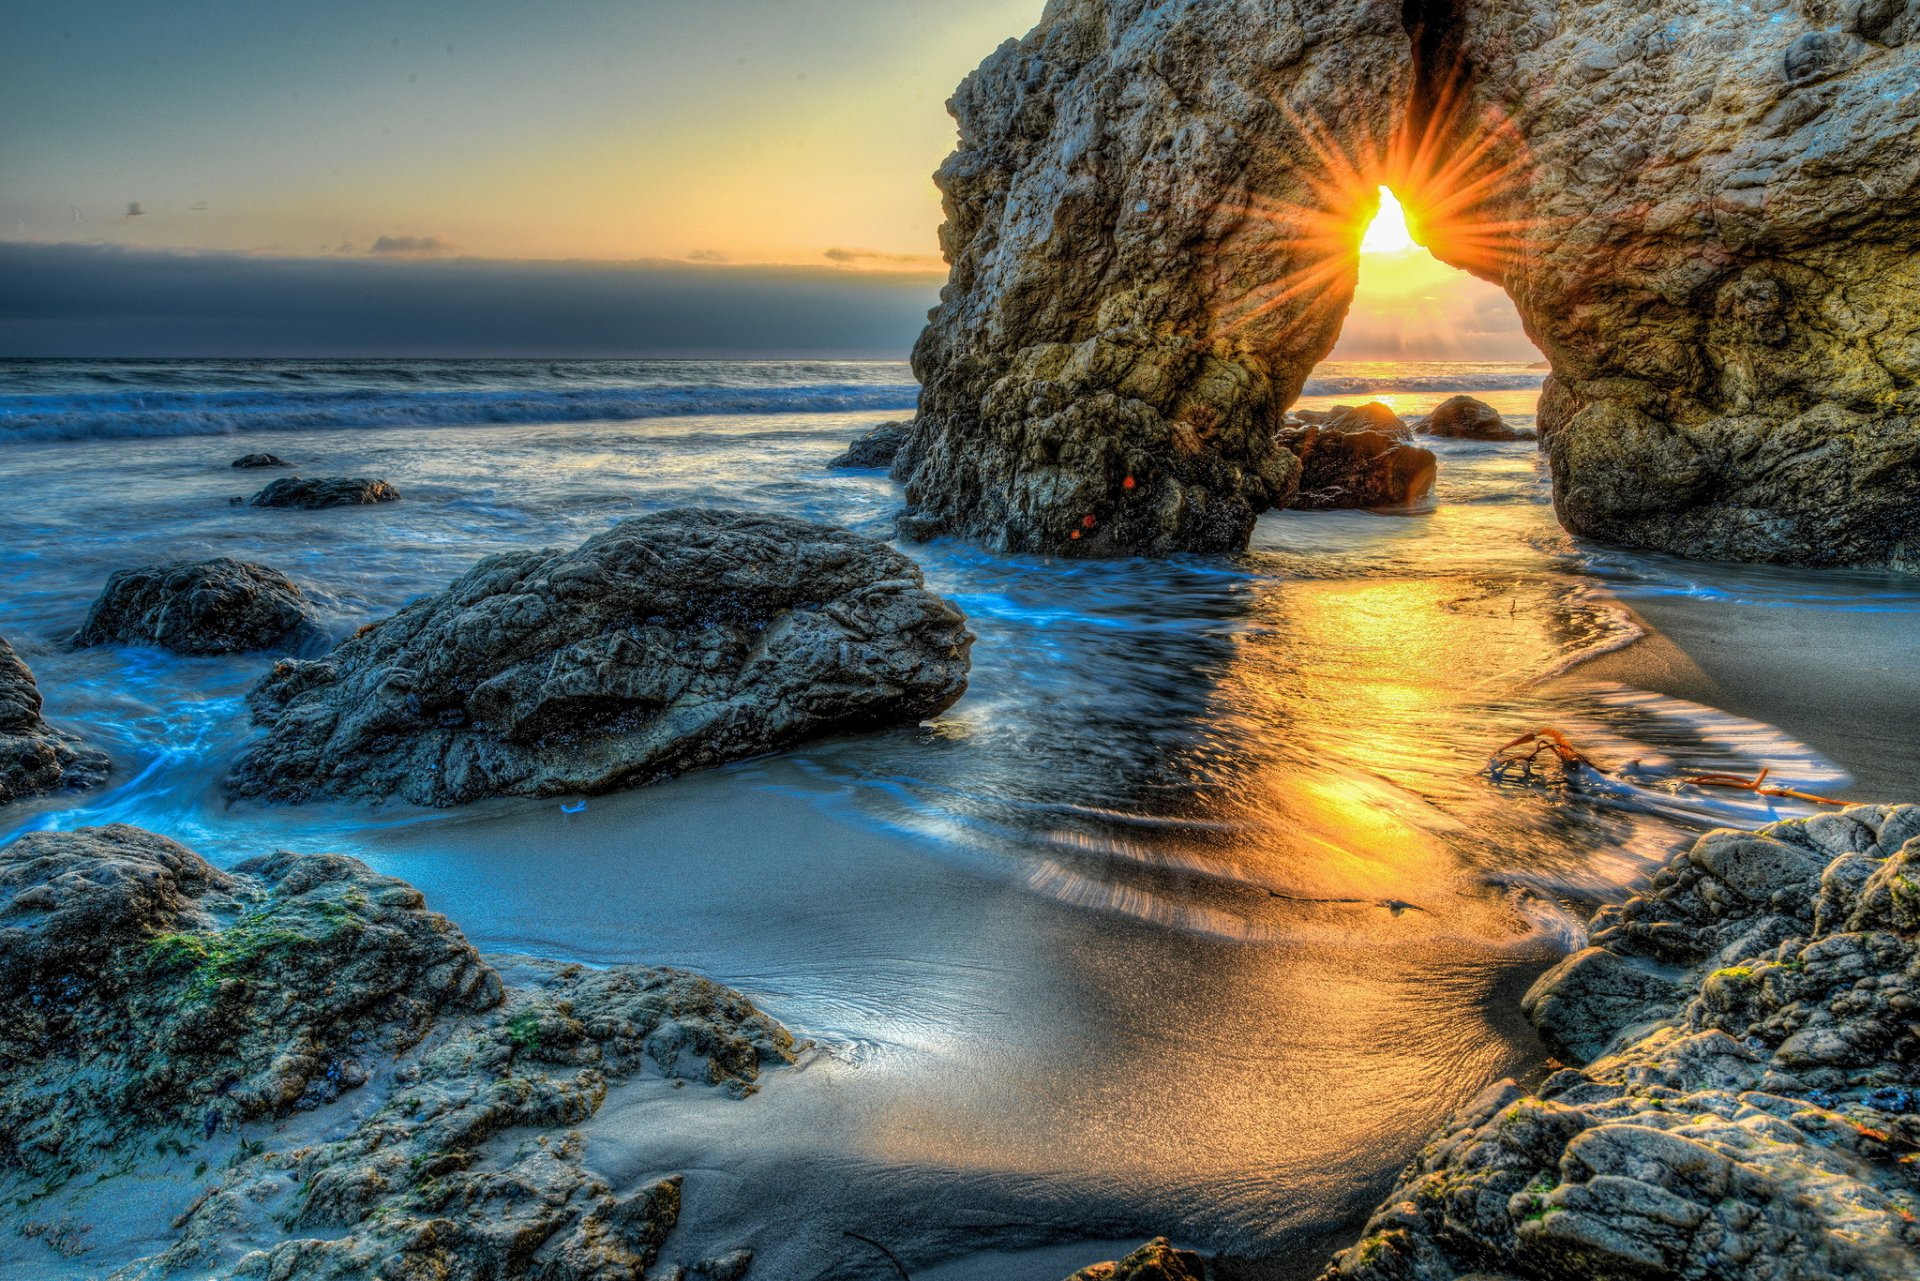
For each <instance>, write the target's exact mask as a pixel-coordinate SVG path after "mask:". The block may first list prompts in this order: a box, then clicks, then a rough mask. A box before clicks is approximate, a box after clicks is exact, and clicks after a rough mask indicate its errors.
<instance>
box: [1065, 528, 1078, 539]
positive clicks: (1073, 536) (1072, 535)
mask: <svg viewBox="0 0 1920 1281" xmlns="http://www.w3.org/2000/svg"><path fill="white" fill-rule="evenodd" d="M1067 537H1069V538H1078V537H1080V531H1079V530H1077V529H1076V530H1074V531H1073V532H1072V533H1071V534H1068V535H1067Z"/></svg>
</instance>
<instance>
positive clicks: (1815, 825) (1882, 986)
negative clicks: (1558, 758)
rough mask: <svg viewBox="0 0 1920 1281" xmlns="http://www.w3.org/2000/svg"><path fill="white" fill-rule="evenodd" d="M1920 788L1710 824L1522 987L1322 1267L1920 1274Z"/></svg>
mask: <svg viewBox="0 0 1920 1281" xmlns="http://www.w3.org/2000/svg"><path fill="white" fill-rule="evenodd" d="M1916 867H1920V806H1911V805H1860V806H1852V807H1849V808H1847V809H1845V810H1843V811H1841V812H1838V813H1824V814H1820V815H1818V816H1817V817H1814V818H1811V819H1799V820H1789V821H1785V822H1780V823H1775V824H1771V825H1769V826H1768V827H1765V828H1763V829H1761V830H1760V831H1759V832H1753V833H1746V832H1732V831H1721V832H1710V833H1708V834H1706V835H1705V836H1702V837H1700V838H1699V839H1698V840H1697V841H1696V842H1695V843H1694V845H1693V847H1692V848H1691V849H1690V850H1688V851H1685V852H1683V853H1681V854H1679V855H1678V856H1676V857H1675V858H1674V859H1673V860H1672V861H1671V862H1669V863H1668V865H1667V866H1666V867H1665V868H1663V869H1661V870H1660V871H1659V872H1658V873H1657V874H1655V876H1654V877H1653V879H1652V882H1651V883H1650V884H1649V885H1648V886H1647V887H1646V888H1645V889H1644V890H1643V891H1641V892H1640V893H1637V894H1635V895H1633V896H1632V897H1631V898H1629V899H1628V900H1627V901H1626V902H1625V903H1622V904H1619V905H1615V906H1610V907H1606V908H1603V909H1602V910H1601V911H1600V912H1599V913H1598V914H1596V915H1595V917H1594V918H1593V921H1592V923H1591V927H1590V928H1591V937H1592V946H1590V947H1588V948H1586V949H1584V950H1583V951H1581V952H1579V953H1577V954H1576V955H1575V956H1573V957H1571V958H1569V959H1568V960H1567V961H1565V962H1563V963H1561V964H1560V965H1559V966H1556V967H1555V968H1554V969H1552V970H1550V971H1548V973H1547V974H1546V975H1545V976H1543V977H1542V978H1541V980H1540V981H1539V983H1537V984H1536V985H1535V987H1534V989H1533V991H1532V992H1530V993H1529V994H1528V996H1527V998H1526V1003H1527V1010H1528V1014H1529V1015H1530V1017H1532V1019H1533V1020H1534V1022H1535V1025H1536V1026H1537V1027H1539V1029H1540V1031H1541V1033H1542V1035H1543V1037H1544V1038H1545V1039H1546V1041H1547V1044H1548V1047H1549V1048H1550V1049H1552V1050H1553V1051H1554V1052H1555V1053H1557V1054H1561V1055H1562V1056H1563V1057H1565V1058H1570V1059H1572V1060H1574V1061H1577V1062H1578V1063H1579V1066H1578V1067H1568V1068H1565V1069H1563V1070H1561V1071H1557V1072H1555V1073H1554V1074H1553V1075H1551V1076H1550V1077H1548V1078H1547V1079H1546V1080H1545V1081H1544V1082H1543V1083H1541V1085H1540V1086H1539V1088H1538V1090H1537V1092H1536V1093H1534V1094H1532V1095H1527V1094H1525V1093H1523V1092H1522V1091H1521V1090H1520V1088H1519V1087H1518V1086H1516V1085H1515V1084H1514V1083H1513V1082H1511V1081H1506V1082H1500V1083H1497V1084H1495V1085H1492V1086H1489V1087H1488V1088H1487V1090H1486V1091H1485V1092H1484V1093H1482V1094H1481V1096H1480V1097H1479V1098H1477V1099H1475V1100H1474V1101H1473V1102H1472V1103H1470V1104H1468V1105H1467V1107H1466V1108H1465V1109H1464V1110H1463V1111H1462V1112H1461V1113H1460V1114H1459V1115H1457V1116H1456V1117H1455V1118H1454V1119H1453V1120H1452V1121H1450V1122H1449V1123H1448V1124H1447V1126H1446V1127H1445V1128H1444V1129H1443V1130H1442V1131H1441V1132H1440V1133H1439V1134H1438V1135H1436V1136H1435V1137H1434V1138H1433V1139H1432V1141H1430V1142H1429V1143H1428V1144H1427V1146H1426V1147H1425V1148H1424V1149H1423V1150H1422V1151H1421V1152H1420V1154H1419V1155H1418V1156H1417V1157H1416V1158H1415V1159H1414V1161H1413V1163H1412V1164H1411V1165H1410V1166H1409V1167H1408V1168H1407V1169H1406V1170H1405V1171H1404V1172H1403V1173H1402V1175H1401V1181H1400V1184H1399V1186H1398V1187H1396V1188H1395V1189H1394V1190H1393V1191H1392V1193H1391V1194H1390V1195H1389V1196H1388V1197H1387V1199H1386V1201H1385V1202H1384V1203H1383V1204H1382V1205H1381V1206H1380V1208H1379V1209H1378V1210H1377V1211H1375V1213H1374V1216H1373V1218H1372V1220H1371V1221H1370V1222H1369V1223H1368V1224H1367V1227H1366V1229H1365V1233H1364V1235H1363V1237H1362V1239H1361V1240H1360V1242H1359V1244H1357V1245H1356V1246H1354V1247H1353V1248H1352V1249H1349V1250H1346V1251H1343V1252H1342V1253H1341V1254H1339V1255H1338V1256H1336V1258H1335V1259H1334V1262H1333V1265H1332V1266H1331V1267H1330V1268H1329V1269H1328V1270H1327V1272H1326V1273H1325V1275H1324V1277H1323V1281H1408V1279H1409V1278H1413V1279H1415V1281H1428V1279H1431V1281H1441V1279H1442V1278H1458V1277H1464V1276H1487V1277H1493V1276H1500V1277H1508V1276H1526V1277H1531V1278H1536V1279H1537V1281H1584V1279H1589V1278H1601V1277H1608V1278H1613V1277H1618V1278H1628V1277H1636V1278H1637V1277H1669V1276H1671V1277H1700V1278H1708V1277H1711V1278H1716V1279H1719V1278H1725V1279H1726V1281H1786V1279H1788V1278H1802V1277H1804V1278H1816V1277H1819V1278H1825V1277H1848V1278H1864V1279H1870V1281H1908V1279H1909V1278H1912V1277H1915V1276H1920V1226H1916V1224H1915V1216H1914V1212H1913V1208H1912V1199H1913V1188H1914V1185H1913V1178H1912V1175H1911V1173H1909V1172H1908V1169H1907V1167H1908V1166H1909V1165H1910V1164H1911V1162H1912V1156H1911V1154H1912V1153H1913V1152H1915V1151H1916V1150H1920V1058H1917V1056H1916V1054H1915V1042H1914V1025H1913V1011H1914V1009H1915V1008H1916V1004H1917V1003H1920V891H1916V889H1915V885H1916V884H1917V883H1920V882H1916V880H1915V869H1916Z"/></svg>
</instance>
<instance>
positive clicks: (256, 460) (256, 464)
mask: <svg viewBox="0 0 1920 1281" xmlns="http://www.w3.org/2000/svg"><path fill="white" fill-rule="evenodd" d="M233 465H234V467H235V468H236V469H237V470H240V471H259V470H263V469H266V468H270V467H291V466H293V464H292V463H290V462H288V461H287V460H286V459H284V458H282V457H280V456H279V455H278V454H242V455H240V457H238V458H236V459H234V460H233Z"/></svg>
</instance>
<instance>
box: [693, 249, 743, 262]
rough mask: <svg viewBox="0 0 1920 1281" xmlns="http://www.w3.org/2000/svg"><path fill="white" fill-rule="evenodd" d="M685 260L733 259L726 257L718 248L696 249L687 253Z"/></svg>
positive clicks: (720, 260) (729, 260) (723, 260)
mask: <svg viewBox="0 0 1920 1281" xmlns="http://www.w3.org/2000/svg"><path fill="white" fill-rule="evenodd" d="M687 261H688V262H731V261H733V260H732V259H730V258H728V257H727V256H726V255H725V254H723V253H721V252H720V251H719V250H718V249H696V250H694V251H693V252H692V253H690V254H688V255H687Z"/></svg>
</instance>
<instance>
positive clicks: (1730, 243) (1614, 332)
mask: <svg viewBox="0 0 1920 1281" xmlns="http://www.w3.org/2000/svg"><path fill="white" fill-rule="evenodd" d="M1763 9H1764V13H1765V17H1764V19H1762V18H1761V17H1759V16H1757V15H1756V13H1755V12H1754V11H1753V10H1752V9H1751V8H1742V7H1739V6H1734V5H1725V4H1718V3H1709V2H1707V0H1685V2H1683V3H1678V4H1673V5H1667V6H1663V7H1661V8H1660V9H1659V10H1658V11H1652V10H1648V9H1646V8H1645V7H1644V6H1633V5H1561V4H1554V3H1548V2H1547V0H1451V2H1443V0H1408V3H1405V4H1402V3H1397V2H1395V3H1388V2H1387V0H1362V2H1359V3H1352V2H1349V0H1338V2H1336V0H1286V2H1284V3H1278V4H1270V5H1250V4H1245V3H1241V2H1240V0H1183V2H1182V3H1174V4H1146V3H1142V2H1141V0H1057V2H1056V3H1053V4H1050V5H1048V6H1047V8H1046V10H1045V13H1044V14H1043V16H1042V17H1041V20H1040V24H1039V26H1037V27H1036V28H1035V29H1034V30H1033V31H1032V32H1031V33H1030V34H1029V35H1027V36H1026V37H1025V38H1024V39H1021V40H1018V41H1009V42H1008V43H1006V44H1005V45H1003V46H1002V47H1001V48H1000V49H999V50H997V51H996V52H994V53H993V54H992V55H991V56H990V57H989V58H988V59H987V60H986V61H985V62H984V63H983V64H982V65H981V66H980V68H979V69H978V70H977V71H976V72H974V73H973V75H971V76H970V77H969V78H968V79H967V80H966V82H965V83H963V84H962V85H961V86H960V88H959V89H958V90H957V91H956V93H955V95H954V97H953V99H952V101H951V103H950V104H949V105H950V109H951V110H952V112H953V114H954V116H955V118H956V120H957V121H958V124H959V129H960V142H959V147H958V149H957V150H956V151H955V152H954V154H953V155H952V156H951V157H950V158H949V159H948V160H947V162H946V163H945V164H944V165H943V166H942V167H941V169H940V171H939V173H938V175H937V178H936V180H937V182H938V183H939V185H940V188H941V190H942V192H943V194H944V197H945V209H946V215H947V221H946V225H945V227H944V228H943V229H942V244H943V247H944V249H945V252H946V254H947V256H948V259H949V261H950V263H951V272H950V276H949V280H948V283H947V286H946V289H945V290H944V292H943V294H942V300H941V305H940V307H939V309H938V311H937V312H936V313H935V315H934V317H933V320H932V323H931V325H930V326H929V327H928V329H927V330H926V332H925V333H924V334H923V335H922V337H921V339H920V342H919V344H918V345H917V347H916V349H915V354H914V366H915V370H916V373H917V374H918V376H919V378H920V380H921V383H922V385H923V389H924V390H923V395H922V400H921V409H920V414H919V416H918V418H917V419H916V420H915V423H914V427H913V432H912V437H911V439H910V440H909V442H908V443H907V446H906V447H905V448H904V449H903V450H902V452H901V454H900V457H899V459H898V460H897V461H896V463H895V475H896V477H898V478H899V479H900V480H902V481H903V482H904V483H905V487H906V494H907V501H908V510H907V512H906V513H905V514H904V515H903V517H902V521H901V531H902V533H903V534H904V535H907V536H916V537H918V536H932V535H937V534H956V535H960V536H964V537H968V538H972V539H976V540H978V541H981V542H983V543H986V544H988V545H990V546H994V547H999V548H1007V549H1014V550H1021V551H1039V552H1049V553H1064V554H1072V555H1101V554H1134V553H1145V554H1163V553H1168V552H1177V551H1222V550H1228V551H1231V550H1238V549H1239V548H1242V547H1244V546H1245V545H1246V543H1247V539H1248V536H1249V534H1250V532H1251V529H1252V524H1253V521H1254V519H1255V517H1256V516H1257V515H1258V514H1259V512H1260V511H1262V510H1263V509H1265V508H1267V507H1270V506H1273V505H1276V504H1277V503H1278V502H1279V501H1280V500H1281V499H1282V497H1283V496H1284V495H1286V494H1287V493H1289V492H1290V485H1289V480H1288V476H1287V471H1288V468H1287V466H1286V463H1285V460H1284V451H1277V450H1276V447H1275V442H1274V439H1273V437H1274V432H1275V431H1276V429H1277V428H1278V427H1279V426H1280V425H1281V422H1282V416H1283V414H1284V411H1285V410H1286V408H1287V406H1288V405H1289V404H1291V403H1292V401H1293V400H1294V399H1295V398H1296V397H1297V396H1298V394H1299V392H1300V389H1301V386H1302V385H1303V382H1304V379H1305V378H1306V375H1307V373H1308V371H1310V370H1311V369H1312V367H1313V366H1314V365H1315V364H1317V363H1318V362H1319V361H1320V360H1322V359H1323V358H1324V357H1325V356H1326V355H1327V354H1328V352H1329V351H1331V349H1332V347H1333V344H1334V341H1335V339H1336V337H1337V335H1338V332H1339V328H1340V324H1341V322H1342V319H1343V317H1344V315H1345V312H1346V309H1347V306H1348V303H1349V301H1350V299H1351V297H1352V292H1353V288H1354V284H1355V280H1356V278H1357V265H1356V264H1357V259H1356V255H1355V254H1354V246H1355V243H1356V242H1357V240H1358V237H1359V234H1360V228H1361V226H1362V224H1363V223H1364V221H1365V218H1366V216H1367V214H1368V213H1369V212H1370V205H1369V203H1368V202H1369V201H1371V200H1372V199H1373V192H1374V190H1375V188H1376V187H1377V186H1378V185H1380V184H1383V183H1385V184H1389V185H1392V186H1394V188H1395V189H1396V191H1398V192H1399V194H1400V196H1401V197H1402V199H1403V201H1405V202H1406V203H1407V204H1408V206H1409V208H1411V209H1413V210H1414V211H1415V213H1416V215H1417V216H1418V215H1421V214H1424V215H1425V216H1424V217H1423V218H1421V228H1422V234H1423V236H1424V237H1425V239H1426V241H1427V243H1428V245H1429V247H1430V248H1431V249H1432V250H1433V251H1434V252H1435V254H1436V255H1437V256H1438V257H1440V258H1441V259H1443V260H1445V261H1447V262H1450V263H1453V264H1454V265H1457V266H1460V267H1463V268H1465V269H1467V270H1469V271H1472V272H1474V273H1475V274H1477V275H1479V276H1481V277H1483V278H1485V279H1488V280H1492V281H1494V282H1496V283H1498V284H1500V285H1501V286H1502V287H1503V288H1505V289H1506V291H1507V293H1508V294H1509V296H1510V297H1511V298H1512V299H1513V301H1514V303H1515V306H1516V307H1517V308H1518V310H1519V313H1520V315H1521V318H1522V320H1523V321H1524V322H1525V323H1526V325H1527V328H1528V332H1529V333H1530V334H1531V335H1532V336H1533V337H1534V339H1535V341H1536V342H1537V343H1538V344H1539V345H1540V347H1541V348H1542V350H1543V351H1545V353H1546V354H1547V356H1548V357H1549V359H1550V361H1551V363H1552V366H1553V370H1554V372H1553V376H1552V378H1551V379H1550V380H1549V382H1548V384H1547V388H1546V391H1545V394H1544V395H1543V397H1542V401H1541V406H1540V432H1541V438H1542V445H1543V448H1544V451H1545V453H1546V456H1547V460H1548V462H1549V465H1550V468H1551V472H1552V477H1553V482H1554V494H1555V505H1556V510H1557V512H1558V514H1559V516H1560V518H1561V520H1562V521H1563V522H1564V523H1565V524H1566V525H1567V527H1568V528H1570V529H1572V530H1573V531H1575V532H1577V533H1580V534H1584V535H1588V536H1590V537H1594V538H1597V539H1601V540H1604V541H1609V542H1614V543H1620V544H1629V545H1638V546H1647V547H1654V548H1659V549H1663V550H1666V551H1671V552H1676V553H1679V554H1682V555H1692V556H1706V557H1719V558H1733V559H1745V560H1770V561H1782V562H1794V563H1805V564H1866V565H1888V564H1891V565H1899V566H1911V565H1915V564H1920V501H1916V499H1915V494H1914V486H1913V482H1912V477H1913V475H1914V471H1915V468H1916V466H1920V308H1917V307H1915V306H1914V305H1913V300H1914V299H1915V298H1916V297H1920V216H1916V214H1915V213H1914V210H1915V209H1916V208H1920V139H1917V138H1916V134H1915V130H1914V128H1913V109H1914V108H1913V101H1914V94H1915V87H1916V84H1917V83H1920V8H1916V5H1915V4H1914V3H1912V0H1905V2H1904V3H1903V2H1902V0H1774V2H1772V3H1769V4H1767V5H1765V6H1763ZM1396 141H1398V142H1399V144H1400V145H1397V146H1396ZM1421 144H1426V145H1425V147H1424V149H1422V146H1421ZM1088 518H1091V519H1092V521H1093V522H1094V523H1093V524H1092V525H1088V524H1086V521H1087V520H1088ZM1076 531H1078V532H1080V534H1081V536H1080V537H1078V538H1075V537H1074V535H1075V533H1076Z"/></svg>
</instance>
